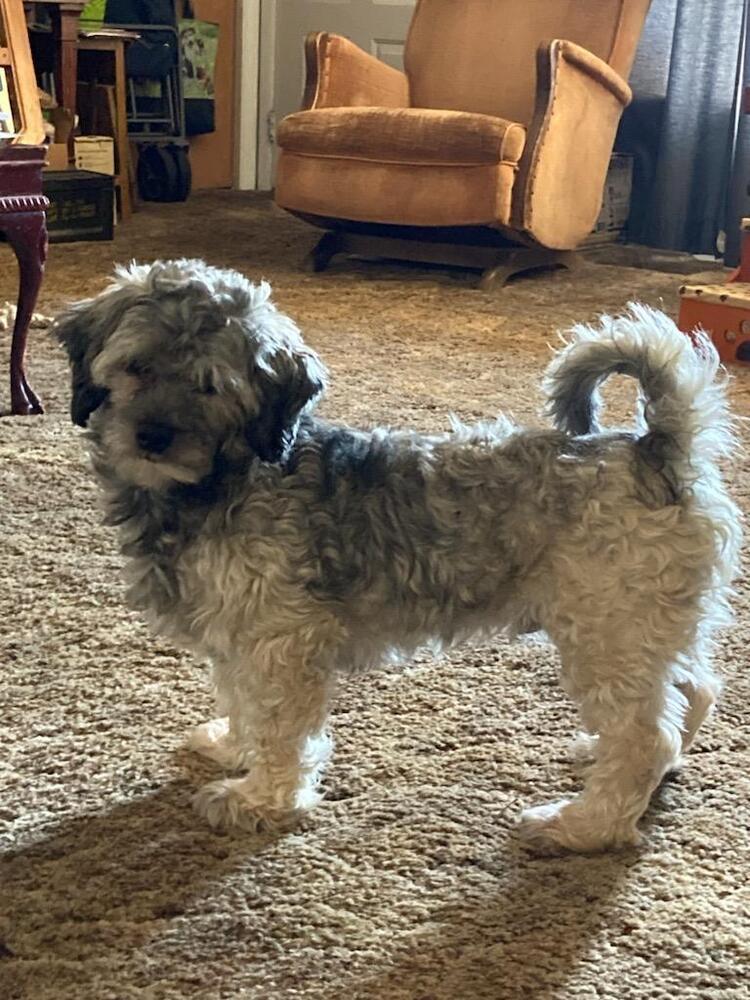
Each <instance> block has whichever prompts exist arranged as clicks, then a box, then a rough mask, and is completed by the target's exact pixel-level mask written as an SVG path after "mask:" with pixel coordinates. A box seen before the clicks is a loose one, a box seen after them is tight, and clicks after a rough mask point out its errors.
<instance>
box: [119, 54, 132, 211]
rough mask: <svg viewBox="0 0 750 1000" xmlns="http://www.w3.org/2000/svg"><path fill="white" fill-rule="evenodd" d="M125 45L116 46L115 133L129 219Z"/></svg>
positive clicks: (128, 147)
mask: <svg viewBox="0 0 750 1000" xmlns="http://www.w3.org/2000/svg"><path fill="white" fill-rule="evenodd" d="M126 87H127V83H126V79H125V46H124V45H118V46H117V47H116V48H115V117H116V121H115V135H116V136H117V172H118V174H119V175H120V199H121V208H122V218H123V220H124V221H127V220H128V219H129V218H130V216H131V215H132V212H133V205H132V200H131V197H130V181H131V174H132V171H131V169H130V145H129V143H128V113H127V107H126Z"/></svg>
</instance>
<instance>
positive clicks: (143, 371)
mask: <svg viewBox="0 0 750 1000" xmlns="http://www.w3.org/2000/svg"><path fill="white" fill-rule="evenodd" d="M125 371H126V373H127V374H128V375H137V376H143V375H148V373H149V369H148V365H144V364H143V362H142V361H129V362H128V363H127V365H126V366H125Z"/></svg>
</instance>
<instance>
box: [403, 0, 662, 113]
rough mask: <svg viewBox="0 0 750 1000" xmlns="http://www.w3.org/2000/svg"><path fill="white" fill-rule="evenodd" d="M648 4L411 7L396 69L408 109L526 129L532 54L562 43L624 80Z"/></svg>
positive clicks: (534, 0)
mask: <svg viewBox="0 0 750 1000" xmlns="http://www.w3.org/2000/svg"><path fill="white" fill-rule="evenodd" d="M649 4H650V0H417V7H416V10H415V11H414V17H413V18H412V22H411V27H410V29H409V36H408V38H407V40H406V50H405V55H404V62H405V67H406V74H407V76H408V78H409V88H410V99H411V104H412V106H413V107H419V108H443V109H445V110H451V111H475V112H479V113H481V114H487V115H498V116H499V117H501V118H508V119H510V120H512V121H517V122H521V123H522V124H524V125H525V124H528V123H529V122H530V121H531V117H532V114H533V111H534V102H535V98H536V51H537V48H538V47H539V45H540V44H541V43H542V42H549V41H552V39H553V38H564V39H567V40H568V41H571V42H576V43H577V44H578V45H581V46H583V47H584V48H586V49H588V50H589V52H593V53H594V55H597V56H599V58H600V59H604V60H605V61H606V62H608V63H609V65H610V66H611V67H612V68H613V69H614V70H616V71H617V72H618V73H619V74H620V75H621V76H623V77H625V79H627V77H628V74H629V73H630V68H631V66H632V64H633V59H634V58H635V50H636V47H637V45H638V39H639V37H640V34H641V29H642V28H643V22H644V21H645V19H646V14H647V13H648V8H649Z"/></svg>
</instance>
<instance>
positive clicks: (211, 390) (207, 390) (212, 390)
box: [198, 383, 216, 396]
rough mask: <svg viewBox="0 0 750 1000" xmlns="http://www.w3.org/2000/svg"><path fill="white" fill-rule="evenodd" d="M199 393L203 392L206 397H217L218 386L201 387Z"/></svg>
mask: <svg viewBox="0 0 750 1000" xmlns="http://www.w3.org/2000/svg"><path fill="white" fill-rule="evenodd" d="M198 391H199V392H201V393H202V394H203V395H204V396H215V395H216V386H215V385H211V384H210V383H209V384H207V385H202V386H200V387H199V389H198Z"/></svg>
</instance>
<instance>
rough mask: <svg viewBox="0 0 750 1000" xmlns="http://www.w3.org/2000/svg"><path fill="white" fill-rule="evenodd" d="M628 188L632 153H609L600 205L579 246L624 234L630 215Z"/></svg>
mask: <svg viewBox="0 0 750 1000" xmlns="http://www.w3.org/2000/svg"><path fill="white" fill-rule="evenodd" d="M632 191H633V157H632V156H628V155H627V154H625V153H613V154H612V159H611V160H610V162H609V170H608V171H607V180H606V181H605V184H604V198H603V200H602V209H601V212H600V213H599V218H598V219H597V220H596V225H595V226H594V229H593V231H592V233H591V235H590V236H588V237H587V238H586V239H585V240H584V241H583V243H582V244H581V245H582V246H584V247H590V246H598V245H599V244H602V243H615V242H616V241H617V240H618V239H620V237H622V236H623V235H624V233H625V227H626V226H627V223H628V216H629V215H630V197H631V194H632Z"/></svg>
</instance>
